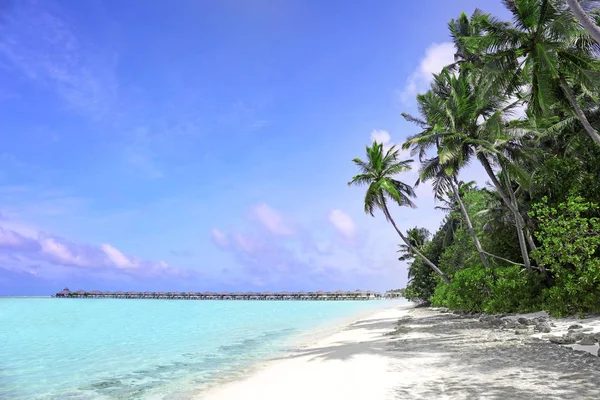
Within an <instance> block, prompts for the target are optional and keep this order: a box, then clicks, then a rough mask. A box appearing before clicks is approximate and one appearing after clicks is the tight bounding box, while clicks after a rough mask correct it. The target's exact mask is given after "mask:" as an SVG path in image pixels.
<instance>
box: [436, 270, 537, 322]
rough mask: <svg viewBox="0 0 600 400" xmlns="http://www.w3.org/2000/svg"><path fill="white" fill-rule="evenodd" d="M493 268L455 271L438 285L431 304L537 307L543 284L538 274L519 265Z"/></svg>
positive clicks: (511, 308) (507, 308)
mask: <svg viewBox="0 0 600 400" xmlns="http://www.w3.org/2000/svg"><path fill="white" fill-rule="evenodd" d="M491 272H492V270H489V269H487V270H486V269H484V268H482V267H471V268H465V269H463V270H460V271H458V272H457V273H456V274H455V275H454V280H453V281H452V283H451V284H450V285H438V286H437V287H436V289H435V293H434V295H433V296H432V298H431V304H432V305H435V306H445V307H448V308H451V309H454V310H463V311H485V312H487V313H490V314H493V313H501V312H529V311H535V310H538V309H539V307H540V303H541V302H540V299H541V295H542V290H543V285H542V280H541V278H540V277H539V275H533V274H527V273H525V271H523V270H521V268H520V267H519V266H511V267H502V268H497V267H495V268H494V269H493V272H494V275H495V278H493V277H492V273H491Z"/></svg>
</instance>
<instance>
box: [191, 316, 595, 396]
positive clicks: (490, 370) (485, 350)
mask: <svg viewBox="0 0 600 400" xmlns="http://www.w3.org/2000/svg"><path fill="white" fill-rule="evenodd" d="M561 328H562V327H561ZM535 336H536V335H534V334H531V335H527V334H525V335H522V334H519V335H517V334H515V332H514V330H499V329H490V328H489V327H486V326H484V324H482V323H481V322H479V321H478V320H477V319H474V318H469V317H461V316H456V315H453V314H448V313H440V312H437V311H435V310H431V309H414V308H412V307H411V306H410V305H406V306H398V307H395V308H393V309H387V310H381V311H378V312H376V313H374V314H372V315H370V316H368V317H365V318H362V319H361V320H359V321H356V322H354V323H352V324H350V325H349V326H347V327H346V328H345V329H343V330H340V331H338V332H336V333H334V334H332V335H330V336H328V337H326V338H322V339H320V340H318V341H317V342H315V343H312V344H310V345H308V346H306V347H305V348H303V349H301V350H299V351H297V352H294V353H290V354H287V355H285V356H282V357H281V358H280V359H277V360H273V361H269V362H266V363H264V365H262V366H261V367H260V368H258V369H256V370H255V371H254V372H252V373H250V374H249V375H248V376H246V377H245V378H243V379H240V380H237V381H233V382H229V383H225V384H223V385H221V386H217V387H215V388H213V389H212V390H210V391H209V392H207V393H204V394H202V395H201V396H200V397H198V398H199V399H206V400H234V399H236V400H237V399H242V398H243V399H249V400H252V399H261V400H275V399H277V400H279V399H286V400H288V399H289V400H295V399H302V400H305V399H307V398H310V399H344V400H353V399H357V400H358V399H360V400H364V399H370V400H379V399H382V400H385V399H428V400H429V399H480V398H484V399H506V398H512V399H598V398H600V358H598V357H595V356H592V355H590V354H588V353H585V352H577V351H573V350H572V349H570V348H567V347H565V346H558V345H555V344H552V343H549V342H548V341H545V340H539V339H538V338H536V337H535Z"/></svg>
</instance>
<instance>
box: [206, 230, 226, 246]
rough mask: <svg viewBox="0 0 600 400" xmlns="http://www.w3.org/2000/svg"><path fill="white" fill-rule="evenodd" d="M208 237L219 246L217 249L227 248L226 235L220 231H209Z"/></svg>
mask: <svg viewBox="0 0 600 400" xmlns="http://www.w3.org/2000/svg"><path fill="white" fill-rule="evenodd" d="M210 235H211V237H212V239H213V241H214V242H215V243H216V244H217V245H218V246H219V247H223V248H225V247H227V246H229V239H228V238H227V235H226V234H225V233H223V232H221V231H220V230H218V229H217V228H212V230H211V231H210Z"/></svg>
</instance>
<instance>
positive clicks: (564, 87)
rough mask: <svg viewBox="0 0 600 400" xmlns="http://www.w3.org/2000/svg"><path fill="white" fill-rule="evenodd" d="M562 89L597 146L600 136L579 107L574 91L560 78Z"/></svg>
mask: <svg viewBox="0 0 600 400" xmlns="http://www.w3.org/2000/svg"><path fill="white" fill-rule="evenodd" d="M560 87H561V89H562V90H563V92H564V93H565V96H567V99H568V100H569V103H571V106H572V107H573V110H575V114H577V118H578V119H579V122H581V124H582V125H583V127H584V128H585V131H586V132H587V133H588V135H590V137H591V138H592V140H593V141H594V142H596V144H600V135H599V134H598V132H597V131H596V130H595V129H594V127H593V126H592V124H590V121H588V119H587V117H586V116H585V114H584V113H583V110H582V109H581V106H580V105H579V102H578V101H577V98H576V97H575V94H574V93H573V90H571V87H570V86H569V85H568V84H567V82H566V81H565V79H564V78H560Z"/></svg>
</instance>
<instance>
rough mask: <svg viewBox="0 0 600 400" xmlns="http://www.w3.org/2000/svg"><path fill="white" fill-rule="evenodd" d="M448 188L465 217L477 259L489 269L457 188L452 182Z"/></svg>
mask: <svg viewBox="0 0 600 400" xmlns="http://www.w3.org/2000/svg"><path fill="white" fill-rule="evenodd" d="M450 187H451V188H452V192H453V193H454V197H456V201H458V204H459V205H460V210H461V211H462V213H463V217H465V222H466V223H467V228H468V229H469V233H470V234H471V236H472V237H473V242H475V247H477V251H478V252H479V257H480V258H481V262H482V263H483V266H484V267H486V268H487V267H489V263H488V260H487V257H486V256H485V252H484V251H483V248H482V247H481V243H480V242H479V237H477V232H475V229H474V228H473V224H472V223H471V217H469V213H468V212H467V208H466V207H465V204H464V203H463V201H462V199H461V198H460V194H459V193H458V188H457V187H456V185H455V184H454V182H453V181H452V180H450Z"/></svg>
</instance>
